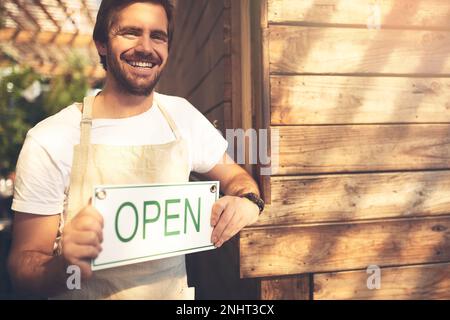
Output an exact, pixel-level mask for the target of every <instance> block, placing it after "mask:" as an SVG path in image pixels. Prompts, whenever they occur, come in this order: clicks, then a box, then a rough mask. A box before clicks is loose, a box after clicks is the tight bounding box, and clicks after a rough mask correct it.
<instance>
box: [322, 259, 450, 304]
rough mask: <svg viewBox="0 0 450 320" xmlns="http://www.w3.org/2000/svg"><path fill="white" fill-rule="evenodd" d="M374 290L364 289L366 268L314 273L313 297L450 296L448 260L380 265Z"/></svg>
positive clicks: (411, 298)
mask: <svg viewBox="0 0 450 320" xmlns="http://www.w3.org/2000/svg"><path fill="white" fill-rule="evenodd" d="M380 271H381V278H380V280H381V281H380V284H381V287H380V289H378V290H369V289H368V288H367V278H368V277H369V276H370V274H368V273H367V272H366V270H361V271H349V272H333V273H325V274H315V275H314V299H315V300H332V299H333V300H349V299H361V300H367V299H388V300H393V299H398V300H407V299H409V300H429V299H430V300H436V299H445V300H448V299H450V263H442V264H432V265H418V266H409V267H399V268H382V269H381V270H380Z"/></svg>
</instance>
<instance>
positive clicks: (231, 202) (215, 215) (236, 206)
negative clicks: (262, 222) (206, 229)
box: [211, 196, 259, 248]
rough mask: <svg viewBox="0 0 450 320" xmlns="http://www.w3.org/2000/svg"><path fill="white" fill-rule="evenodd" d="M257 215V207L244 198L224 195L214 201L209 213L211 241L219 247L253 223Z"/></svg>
mask: <svg viewBox="0 0 450 320" xmlns="http://www.w3.org/2000/svg"><path fill="white" fill-rule="evenodd" d="M258 217H259V208H258V206H257V205H256V204H254V203H253V202H251V201H250V200H248V199H246V198H240V197H234V196H225V197H223V198H220V199H219V200H217V201H216V203H214V205H213V208H212V214H211V226H213V227H214V230H213V232H212V235H211V242H212V243H214V245H215V246H216V247H217V248H219V247H221V246H222V245H223V244H224V242H225V241H228V240H229V239H230V238H232V237H233V236H234V235H235V234H237V233H238V232H239V231H241V230H242V229H243V228H244V227H246V226H248V225H251V224H253V223H255V222H256V221H257V220H258Z"/></svg>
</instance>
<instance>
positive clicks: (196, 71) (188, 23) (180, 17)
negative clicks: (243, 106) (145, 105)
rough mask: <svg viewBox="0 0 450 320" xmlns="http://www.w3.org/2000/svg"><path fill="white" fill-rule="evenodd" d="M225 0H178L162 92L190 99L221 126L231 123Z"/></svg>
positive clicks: (229, 53)
mask: <svg viewBox="0 0 450 320" xmlns="http://www.w3.org/2000/svg"><path fill="white" fill-rule="evenodd" d="M229 11H230V8H229V5H228V7H227V4H226V3H225V2H224V0H181V1H177V9H176V20H175V21H176V26H175V34H174V39H173V43H172V47H171V49H170V56H169V64H168V65H167V68H166V70H165V71H164V75H163V77H162V78H161V81H160V84H159V86H158V90H159V91H160V92H161V93H165V94H171V95H176V96H181V97H184V98H186V99H188V100H189V101H190V102H191V103H192V104H193V105H194V106H195V107H196V108H197V109H198V110H200V111H201V112H202V113H203V114H204V115H205V116H207V117H208V119H209V120H210V121H211V122H212V123H214V124H216V125H217V127H218V128H220V129H222V130H223V129H224V128H227V127H228V128H230V127H231V80H230V75H229V73H228V72H229V64H230V56H231V42H230V36H229V31H228V30H229V28H227V27H226V22H228V21H229V17H230V13H229Z"/></svg>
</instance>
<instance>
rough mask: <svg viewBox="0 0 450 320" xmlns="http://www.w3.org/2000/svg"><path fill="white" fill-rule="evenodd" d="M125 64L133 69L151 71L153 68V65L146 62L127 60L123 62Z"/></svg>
mask: <svg viewBox="0 0 450 320" xmlns="http://www.w3.org/2000/svg"><path fill="white" fill-rule="evenodd" d="M125 62H126V63H128V64H129V65H130V66H132V67H134V68H147V69H152V68H153V67H154V66H155V64H154V63H151V62H146V61H127V60H125Z"/></svg>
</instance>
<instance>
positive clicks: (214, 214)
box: [211, 197, 228, 227]
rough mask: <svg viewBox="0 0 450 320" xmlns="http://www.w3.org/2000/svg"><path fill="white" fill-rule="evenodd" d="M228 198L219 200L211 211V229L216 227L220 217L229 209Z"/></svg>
mask: <svg viewBox="0 0 450 320" xmlns="http://www.w3.org/2000/svg"><path fill="white" fill-rule="evenodd" d="M227 203H228V197H223V198H220V199H219V200H217V201H216V202H215V203H214V205H213V207H212V210H211V227H214V226H215V225H216V224H217V223H218V222H219V219H220V216H221V215H222V213H223V212H224V210H225V208H226V207H227Z"/></svg>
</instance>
